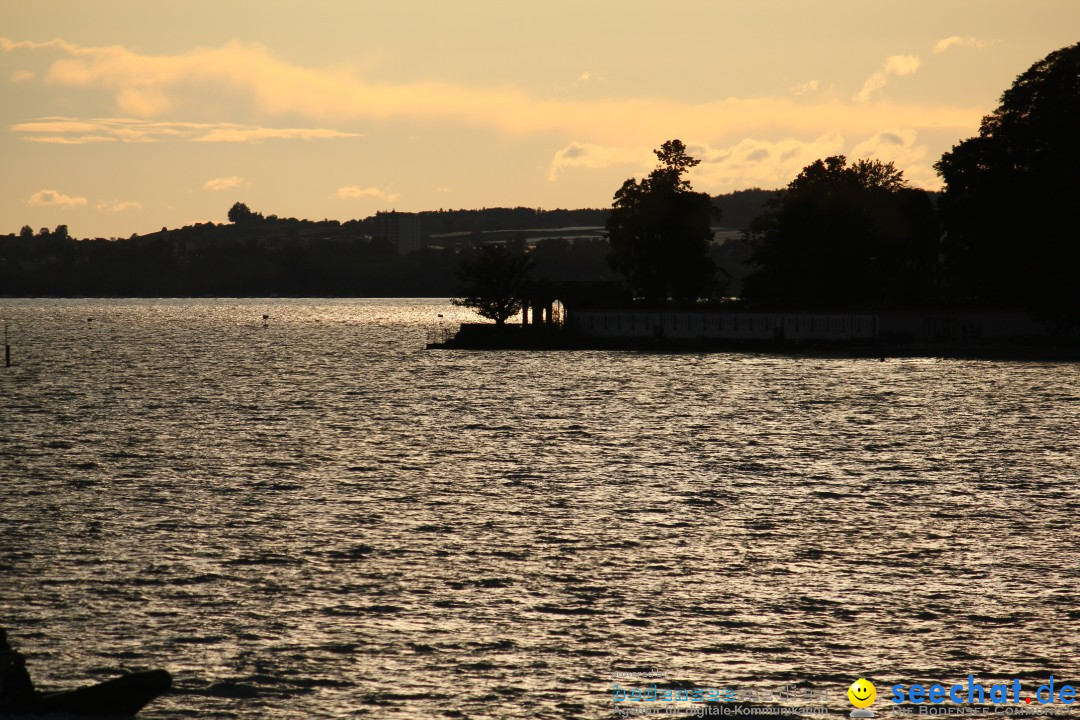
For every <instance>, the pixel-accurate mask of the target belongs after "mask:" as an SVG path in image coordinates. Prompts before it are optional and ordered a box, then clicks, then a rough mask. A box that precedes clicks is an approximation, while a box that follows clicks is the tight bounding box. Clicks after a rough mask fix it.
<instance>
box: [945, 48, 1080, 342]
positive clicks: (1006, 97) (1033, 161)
mask: <svg viewBox="0 0 1080 720" xmlns="http://www.w3.org/2000/svg"><path fill="white" fill-rule="evenodd" d="M1078 122H1080V43H1078V44H1076V45H1072V46H1069V47H1066V48H1062V49H1060V50H1057V51H1055V52H1052V53H1050V54H1049V55H1047V56H1046V57H1045V58H1043V59H1042V60H1040V61H1039V62H1037V63H1035V64H1034V65H1032V66H1031V67H1030V68H1029V69H1028V70H1027V71H1025V72H1024V73H1023V74H1021V75H1020V76H1019V77H1018V78H1017V79H1016V81H1015V82H1014V83H1013V84H1012V87H1010V88H1009V89H1008V90H1006V91H1005V92H1004V94H1002V96H1001V104H1000V105H999V106H998V108H997V109H996V110H995V111H994V112H993V113H991V114H990V115H987V116H986V117H985V118H983V121H982V124H981V125H980V127H979V134H978V135H977V136H975V137H972V138H968V139H967V140H964V141H963V142H961V143H960V144H958V145H956V146H954V147H953V148H952V150H950V151H949V152H946V153H945V154H944V155H942V157H941V160H940V161H939V162H938V163H937V164H936V165H935V168H936V169H937V171H938V173H939V174H940V175H941V177H942V179H944V181H945V191H944V193H943V195H942V198H941V201H940V211H941V218H942V225H943V226H944V229H945V241H944V252H945V258H946V267H947V271H948V277H949V279H950V281H951V285H952V286H953V287H954V288H955V289H956V292H957V295H958V299H960V300H963V301H967V302H970V303H978V304H983V305H989V304H1008V305H1015V304H1016V303H1017V301H1020V302H1021V303H1023V304H1025V305H1026V306H1027V307H1028V308H1029V309H1033V310H1038V311H1040V312H1041V313H1043V314H1048V315H1056V316H1058V317H1060V318H1067V317H1071V318H1072V322H1075V321H1076V320H1075V319H1076V317H1077V314H1078V312H1080V295H1078V293H1077V291H1076V283H1075V273H1076V268H1077V264H1078V262H1080V248H1078V238H1080V216H1078V215H1077V213H1076V210H1075V207H1076V205H1075V203H1076V174H1077V168H1078V167H1080V133H1078V132H1077V124H1078Z"/></svg>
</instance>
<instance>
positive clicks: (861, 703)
mask: <svg viewBox="0 0 1080 720" xmlns="http://www.w3.org/2000/svg"><path fill="white" fill-rule="evenodd" d="M847 696H848V700H850V701H851V704H852V705H854V706H855V707H857V708H865V707H870V706H871V705H873V704H874V700H876V699H877V690H876V689H875V688H874V683H872V682H870V681H869V680H867V679H866V678H859V679H858V680H856V681H855V682H853V683H851V687H849V688H848V689H847Z"/></svg>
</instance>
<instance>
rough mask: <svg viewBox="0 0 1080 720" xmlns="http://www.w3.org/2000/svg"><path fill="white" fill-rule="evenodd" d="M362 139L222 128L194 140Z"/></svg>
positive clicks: (320, 132) (315, 131)
mask: <svg viewBox="0 0 1080 720" xmlns="http://www.w3.org/2000/svg"><path fill="white" fill-rule="evenodd" d="M348 137H360V135H359V134H358V133H350V132H341V131H338V130H326V129H324V128H262V127H221V128H217V129H215V130H211V131H210V132H208V133H206V134H205V135H202V136H201V137H197V138H194V139H195V141H196V142H255V143H257V142H262V141H263V140H331V139H335V138H348Z"/></svg>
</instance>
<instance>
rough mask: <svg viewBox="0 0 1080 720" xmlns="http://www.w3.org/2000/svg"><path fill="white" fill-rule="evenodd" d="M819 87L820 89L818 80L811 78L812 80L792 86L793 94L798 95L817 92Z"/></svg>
mask: <svg viewBox="0 0 1080 720" xmlns="http://www.w3.org/2000/svg"><path fill="white" fill-rule="evenodd" d="M817 89H818V81H817V80H811V81H810V82H804V83H802V84H800V85H796V86H795V87H793V88H791V94H792V95H798V96H801V95H809V94H810V93H812V92H816V91H817Z"/></svg>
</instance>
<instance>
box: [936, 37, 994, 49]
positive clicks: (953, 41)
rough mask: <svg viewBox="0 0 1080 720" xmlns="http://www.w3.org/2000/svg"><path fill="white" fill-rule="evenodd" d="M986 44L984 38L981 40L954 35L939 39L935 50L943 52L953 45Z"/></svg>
mask: <svg viewBox="0 0 1080 720" xmlns="http://www.w3.org/2000/svg"><path fill="white" fill-rule="evenodd" d="M985 46H986V43H984V42H983V41H982V40H979V39H978V38H973V37H961V36H959V35H953V36H951V37H947V38H942V39H941V40H938V43H937V45H935V46H934V52H936V53H943V52H945V51H946V50H948V49H949V48H952V47H970V48H982V47H985Z"/></svg>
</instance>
